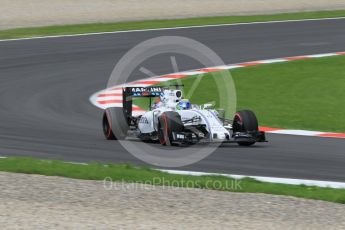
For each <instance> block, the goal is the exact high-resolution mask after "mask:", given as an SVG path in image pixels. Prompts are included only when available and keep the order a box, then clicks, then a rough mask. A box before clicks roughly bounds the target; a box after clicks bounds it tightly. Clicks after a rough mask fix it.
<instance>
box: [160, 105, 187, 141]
mask: <svg viewBox="0 0 345 230" xmlns="http://www.w3.org/2000/svg"><path fill="white" fill-rule="evenodd" d="M183 129H184V126H183V123H182V120H181V116H180V114H178V113H177V112H173V111H168V112H164V113H163V114H162V115H160V116H159V118H158V139H159V142H160V143H161V144H162V145H173V143H172V141H173V132H182V131H183Z"/></svg>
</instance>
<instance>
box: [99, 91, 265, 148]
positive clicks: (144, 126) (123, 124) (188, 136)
mask: <svg viewBox="0 0 345 230" xmlns="http://www.w3.org/2000/svg"><path fill="white" fill-rule="evenodd" d="M174 87H175V88H172V87H170V88H163V87H159V86H152V87H124V88H123V89H122V96H123V107H112V108H107V109H106V110H105V112H104V115H103V132H104V135H105V137H106V139H108V140H116V139H118V140H122V139H125V138H126V137H128V136H131V137H137V138H139V139H141V140H142V141H145V142H149V141H150V142H152V141H156V142H160V143H161V144H162V145H181V144H187V145H188V144H195V143H200V142H208V143H212V142H218V143H219V142H221V143H224V142H225V143H230V142H231V143H238V144H239V145H242V146H250V145H253V144H254V143H256V142H265V141H266V138H265V133H264V132H261V131H259V130H258V121H257V119H256V116H255V114H254V113H253V112H252V111H249V110H243V111H239V112H237V113H236V114H235V115H234V118H233V120H229V119H226V118H224V117H222V116H220V113H219V112H218V111H217V110H215V109H213V108H211V107H212V105H210V104H204V105H201V106H199V105H194V104H191V103H190V102H189V101H188V100H187V99H183V94H182V91H181V90H180V87H181V86H177V85H175V86H174ZM137 97H146V98H148V99H149V100H150V102H149V110H148V111H144V112H143V113H142V114H140V115H133V99H134V98H137ZM152 98H154V99H155V102H154V103H152Z"/></svg>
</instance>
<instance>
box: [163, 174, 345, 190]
mask: <svg viewBox="0 0 345 230" xmlns="http://www.w3.org/2000/svg"><path fill="white" fill-rule="evenodd" d="M157 170H159V171H162V172H167V173H170V174H178V175H191V176H224V177H229V178H233V179H238V180H239V179H243V178H252V179H255V180H257V181H261V182H268V183H279V184H289V185H307V186H317V187H322V188H336V189H345V183H343V182H334V181H320V180H303V179H290V178H280V177H264V176H247V175H236V174H223V173H206V172H194V171H180V170H168V169H157Z"/></svg>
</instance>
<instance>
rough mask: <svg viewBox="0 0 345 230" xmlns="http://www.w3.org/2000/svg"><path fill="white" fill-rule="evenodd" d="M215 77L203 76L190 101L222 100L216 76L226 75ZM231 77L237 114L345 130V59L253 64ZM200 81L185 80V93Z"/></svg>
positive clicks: (283, 124)
mask: <svg viewBox="0 0 345 230" xmlns="http://www.w3.org/2000/svg"><path fill="white" fill-rule="evenodd" d="M212 74H213V76H214V77H212ZM212 74H211V73H209V74H205V75H203V76H202V80H201V82H200V85H199V86H198V88H197V90H196V91H195V93H194V94H193V96H192V97H191V98H190V100H191V102H192V103H196V104H203V103H206V102H208V101H212V100H215V101H216V102H218V101H219V96H218V91H220V92H221V90H218V88H217V85H216V84H215V80H214V78H217V77H218V78H220V77H223V75H221V74H217V73H212ZM231 74H232V76H233V80H234V82H235V87H236V93H237V110H242V109H251V110H253V111H255V113H256V114H257V117H258V119H259V122H260V125H262V126H270V127H279V128H288V129H304V130H320V131H330V132H345V106H344V103H345V90H344V89H345V57H344V56H336V57H325V58H318V59H309V60H299V61H291V62H286V63H275V64H266V65H261V66H252V67H246V68H240V69H234V70H232V71H231ZM196 77H197V76H193V77H190V78H187V79H183V80H182V83H183V84H184V85H185V87H184V88H185V91H186V92H185V93H188V90H189V89H190V87H191V85H192V84H193V82H194V81H195V79H196ZM139 104H140V105H144V104H143V102H139ZM217 104H218V103H217Z"/></svg>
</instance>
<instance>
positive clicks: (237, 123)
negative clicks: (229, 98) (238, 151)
mask: <svg viewBox="0 0 345 230" xmlns="http://www.w3.org/2000/svg"><path fill="white" fill-rule="evenodd" d="M232 127H233V131H234V132H258V131H259V125H258V120H257V118H256V116H255V114H254V112H252V111H250V110H242V111H239V112H237V113H236V114H235V116H234V120H233V124H232ZM237 144H238V145H241V146H250V145H253V144H255V141H252V140H248V141H238V142H237Z"/></svg>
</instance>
